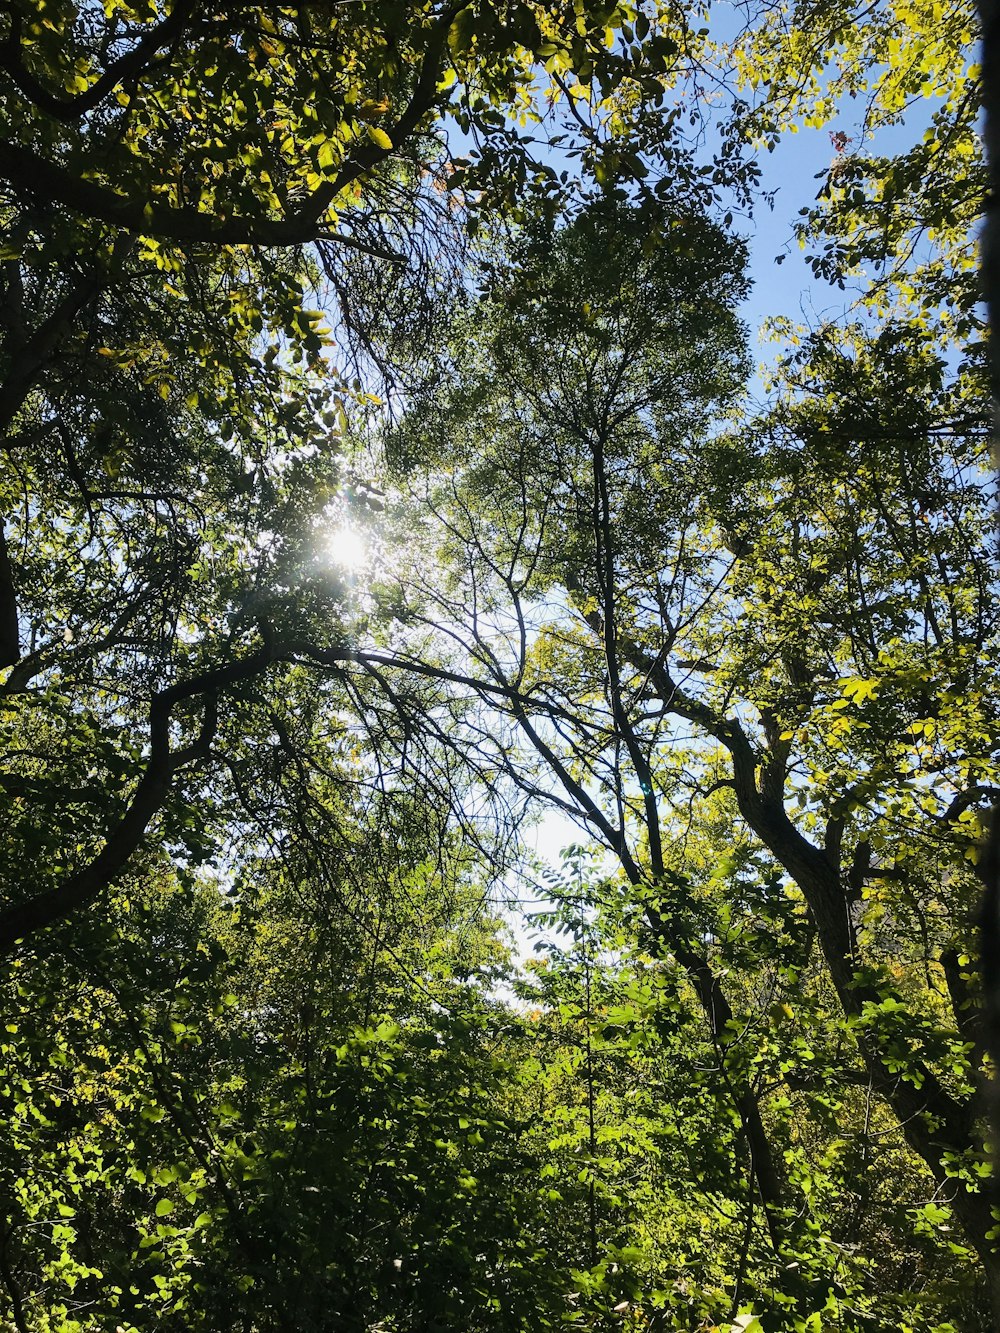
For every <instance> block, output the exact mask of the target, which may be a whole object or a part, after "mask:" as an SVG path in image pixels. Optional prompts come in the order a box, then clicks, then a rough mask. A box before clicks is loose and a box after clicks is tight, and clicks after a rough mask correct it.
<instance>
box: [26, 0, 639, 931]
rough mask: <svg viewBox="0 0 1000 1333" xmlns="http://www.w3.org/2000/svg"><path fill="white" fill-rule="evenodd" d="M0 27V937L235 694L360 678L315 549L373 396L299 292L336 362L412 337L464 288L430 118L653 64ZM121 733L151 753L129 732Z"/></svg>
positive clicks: (110, 857) (376, 10)
mask: <svg viewBox="0 0 1000 1333" xmlns="http://www.w3.org/2000/svg"><path fill="white" fill-rule="evenodd" d="M0 22H2V24H3V39H2V45H3V54H2V60H0V79H2V83H0V89H2V96H3V99H4V102H3V105H4V112H5V125H6V127H7V129H6V131H5V137H4V140H3V144H2V147H0V182H2V190H3V193H2V197H0V210H2V216H3V219H4V222H5V224H6V230H7V240H6V242H5V248H4V250H3V260H2V268H3V275H2V280H0V281H2V289H0V324H2V330H3V334H2V336H3V346H2V349H0V363H2V378H0V429H2V431H3V437H4V447H5V449H6V451H7V456H8V457H9V458H10V459H11V468H10V470H9V471H8V473H7V475H6V490H5V493H4V495H3V505H4V521H3V528H2V531H0V657H2V659H3V666H4V667H6V668H7V669H8V672H7V676H6V680H5V684H4V689H5V692H6V697H7V699H8V701H9V702H10V703H11V705H12V710H11V711H10V712H8V722H9V725H10V726H11V728H12V730H11V736H12V739H11V741H10V745H11V746H12V747H13V749H14V750H15V751H17V752H19V753H22V754H24V755H25V756H26V758H25V762H24V763H20V764H19V763H15V764H14V765H13V767H12V769H11V771H10V773H9V774H8V778H7V790H8V792H9V793H11V795H12V797H14V798H16V799H17V800H18V801H19V802H21V804H20V805H19V806H18V812H19V814H22V815H24V816H25V818H24V820H23V822H18V824H17V827H18V829H19V832H18V834H17V837H16V840H15V842H14V843H13V845H12V849H13V858H12V861H11V862H10V867H9V869H10V877H9V880H8V903H9V905H8V907H7V908H6V910H5V914H4V915H2V916H0V939H2V947H3V949H4V950H6V951H9V950H10V949H11V948H13V947H14V946H15V944H16V942H17V941H18V940H20V939H23V938H26V937H27V936H29V935H31V934H32V933H34V932H35V931H37V930H40V929H42V928H44V927H46V926H47V925H49V924H51V923H52V922H54V921H58V920H60V919H62V918H64V917H65V916H66V915H67V914H69V913H71V912H77V911H79V910H80V909H81V908H83V907H86V906H88V905H89V904H91V903H92V902H93V901H94V899H95V897H96V896H97V895H98V894H100V893H101V892H102V891H103V890H104V889H105V888H106V887H107V886H108V885H109V884H110V883H111V882H112V881H113V880H114V879H115V877H116V876H117V875H118V874H120V873H121V872H122V871H123V870H124V868H125V866H126V865H127V864H128V862H129V859H130V858H131V856H132V855H133V854H134V853H135V851H136V850H137V848H138V847H139V846H140V844H141V842H142V840H143V838H144V837H145V836H146V833H147V830H148V829H149V828H150V826H151V823H152V822H153V821H155V820H156V819H157V818H158V817H159V816H160V815H161V814H162V813H163V812H164V811H165V809H166V806H167V804H168V802H169V801H170V799H171V793H172V792H173V791H174V790H175V788H176V786H177V783H178V781H179V780H181V779H182V778H184V777H186V776H188V775H192V774H196V773H197V771H198V770H204V769H206V768H211V767H213V766H214V765H216V764H217V763H218V760H219V756H218V754H217V753H216V751H215V749H214V748H213V747H215V746H216V741H217V737H218V734H219V726H220V720H219V717H220V709H221V711H222V712H223V713H224V712H225V708H226V702H225V701H226V699H227V698H231V697H232V696H233V695H234V693H235V694H236V695H238V694H239V691H240V690H245V689H249V688H251V683H252V682H259V681H261V680H264V679H267V678H268V673H271V674H272V675H273V673H274V669H275V664H276V662H278V661H280V662H282V663H284V664H288V663H292V662H295V661H297V660H300V659H301V657H302V656H303V654H302V653H301V652H300V648H301V646H302V644H303V643H307V644H309V645H310V646H311V648H314V649H315V650H316V651H314V652H312V653H311V655H310V654H309V653H307V654H306V656H307V657H309V658H310V660H311V661H313V662H314V663H315V664H317V665H318V664H319V663H320V658H321V657H322V658H323V665H325V667H326V668H327V669H332V670H334V671H335V672H342V670H343V668H344V667H345V665H346V664H348V663H351V662H352V661H353V660H354V658H353V654H354V648H353V646H352V644H351V643H350V642H349V641H346V639H347V638H348V637H349V636H347V635H346V634H343V633H342V634H341V635H340V636H339V637H338V635H336V634H331V633H330V626H331V625H332V624H336V623H337V621H338V617H339V616H340V613H341V610H342V600H343V591H344V590H343V587H342V586H339V585H338V583H337V580H336V579H335V578H332V577H329V576H323V575H322V573H320V572H318V571H317V570H316V569H315V567H314V566H315V560H314V552H313V553H311V552H309V550H308V545H309V541H310V540H313V541H315V534H316V531H317V530H318V528H319V526H320V525H321V523H322V521H323V518H324V515H325V514H326V513H327V512H328V507H329V504H330V502H331V501H332V499H333V498H334V497H335V495H336V493H337V490H338V487H339V486H341V485H342V483H343V477H342V474H341V470H340V466H339V464H338V461H337V452H338V435H339V424H338V423H339V419H340V413H341V412H342V409H343V406H344V403H345V401H346V400H347V399H348V398H349V397H350V396H351V394H355V395H361V397H362V398H364V395H365V390H364V389H363V388H362V387H361V386H360V385H359V387H358V388H357V389H353V390H352V389H348V387H347V385H346V384H345V383H344V380H343V378H342V375H341V373H340V372H338V371H337V370H336V369H335V368H334V367H333V366H332V364H331V362H330V360H329V356H330V352H329V347H330V340H329V335H328V333H327V332H326V330H325V327H324V318H323V316H322V315H321V314H320V312H319V311H317V310H310V309H309V308H307V307H306V306H305V304H304V293H305V290H306V289H307V288H309V287H312V288H314V289H316V288H318V287H319V285H320V284H321V283H323V282H325V283H327V284H328V285H329V287H330V291H329V292H328V302H329V303H333V304H334V305H335V306H336V311H335V317H336V318H338V319H339V321H340V324H341V326H342V332H343V335H344V341H345V342H346V343H347V344H348V346H347V348H346V350H345V365H344V366H343V367H342V369H344V370H346V363H347V360H348V358H349V356H351V355H355V356H357V357H358V358H364V356H365V355H366V349H368V351H370V350H371V348H372V346H373V343H372V340H371V339H370V338H369V336H368V334H367V332H366V330H367V329H368V327H369V325H373V324H378V322H379V321H382V327H384V324H385V321H386V320H388V321H389V322H390V323H391V322H393V315H394V313H395V312H397V311H405V313H406V318H405V320H403V321H401V322H402V323H403V324H404V325H405V327H406V329H407V330H408V331H409V333H410V334H411V335H412V334H413V332H414V330H416V333H417V334H418V335H419V332H420V324H421V321H422V320H423V319H424V318H425V316H426V317H427V318H430V316H429V314H428V312H430V311H432V310H433V308H434V302H433V300H432V299H431V297H432V296H433V295H435V294H436V293H440V292H441V291H442V290H443V292H444V298H445V299H446V297H447V284H448V283H449V282H451V283H460V282H461V274H460V272H454V271H453V270H452V271H450V270H449V267H448V262H447V260H448V251H449V247H457V246H459V244H460V242H459V236H460V229H459V227H458V221H459V220H460V219H459V217H458V214H457V212H456V210H453V209H452V207H451V205H450V204H449V201H448V198H447V191H446V186H447V184H448V183H449V182H448V181H447V180H446V179H445V177H446V173H447V172H448V171H450V170H452V167H451V165H450V164H449V163H448V160H447V157H446V155H445V154H443V153H442V151H441V148H440V146H439V145H438V144H437V143H436V141H435V140H434V137H433V136H434V133H435V130H436V128H437V127H439V126H440V122H441V117H442V116H443V115H445V114H446V113H450V114H454V115H455V116H457V117H458V119H459V121H460V123H461V126H462V128H463V129H464V130H465V131H466V132H467V133H477V132H480V131H481V132H482V133H484V134H485V135H486V136H487V138H488V139H489V140H490V142H494V141H497V140H499V139H502V138H503V137H504V134H507V133H508V131H507V128H506V122H507V120H508V114H507V112H508V109H509V108H510V107H512V106H513V105H514V104H516V103H517V101H518V99H519V98H522V97H527V91H526V90H527V88H528V85H529V84H530V82H531V79H532V77H533V75H532V60H533V58H534V57H535V56H537V55H541V54H543V53H544V54H545V55H546V56H547V57H548V58H550V59H553V60H555V59H558V62H559V68H560V69H561V70H562V71H563V73H564V74H566V75H570V74H572V73H573V71H574V70H575V69H576V67H577V66H581V67H582V66H584V65H587V66H588V67H589V69H590V70H591V72H593V71H597V72H598V73H599V74H601V76H602V77H604V75H608V76H609V77H610V74H609V71H611V70H612V69H614V68H617V69H618V74H619V82H620V81H621V78H624V77H625V75H626V73H627V74H628V77H629V78H633V79H638V78H641V77H644V71H643V67H642V65H641V61H640V59H639V52H638V48H637V47H636V48H635V49H633V50H632V51H631V53H630V55H629V57H628V64H627V69H626V66H625V65H623V64H622V61H623V57H622V56H621V55H620V54H619V53H616V52H615V51H614V49H613V43H610V39H609V37H608V35H607V34H608V31H609V29H608V28H607V27H606V24H608V23H617V24H620V22H621V15H620V14H618V11H617V10H613V11H608V12H605V10H604V9H601V8H600V7H595V8H594V10H593V11H591V10H588V9H584V10H582V11H581V12H580V14H579V15H574V16H573V19H572V22H570V20H569V19H568V17H567V16H566V15H564V14H563V13H562V11H561V10H558V9H554V10H551V11H550V10H548V9H546V8H545V7H542V6H538V7H533V6H528V5H525V4H514V5H511V6H510V7H508V8H499V9H498V8H497V7H496V6H493V5H491V6H486V7H483V8H482V10H481V12H480V10H478V9H476V7H474V6H468V5H461V4H458V5H450V6H449V5H442V6H430V7H426V6H422V5H416V6H407V5H391V6H388V7H386V6H385V5H378V6H371V5H362V6H358V5H351V6H349V7H348V8H347V9H343V8H342V7H338V6H326V5H322V4H321V5H303V6H287V7H284V8H281V9H279V10H278V11H273V10H271V9H266V8H256V9H254V8H251V9H247V8H246V7H245V6H242V5H240V6H236V7H232V6H229V7H226V6H223V7H222V8H221V9H216V10H213V11H212V14H211V15H209V14H207V13H204V12H202V10H201V9H200V8H199V7H198V6H195V5H192V4H188V3H178V4H176V5H174V6H172V7H170V8H169V9H167V8H161V7H158V6H146V7H130V6H122V5H115V6H113V7H112V8H111V9H110V10H108V11H106V12H101V11H100V10H95V9H93V8H92V7H84V8H83V9H78V8H77V7H75V6H73V5H70V4H52V5H49V6H47V7H46V9H45V11H44V13H42V12H39V11H37V10H36V8H35V7H33V6H25V5H21V4H16V5H13V6H9V7H7V10H6V11H5V14H4V15H3V17H2V20H0ZM609 43H610V44H609ZM660 65H661V66H662V59H661V60H660ZM619 67H620V68H619ZM587 77H590V75H589V74H588V76H587ZM508 138H509V135H508ZM518 142H519V141H518V140H517V136H516V135H515V136H514V139H513V146H512V147H511V148H510V152H511V153H513V154H514V155H515V156H516V153H517V151H518V150H517V144H518ZM511 160H513V158H512V159H511ZM519 170H520V177H521V180H522V181H524V180H526V179H527V178H528V176H529V175H530V171H529V164H528V162H527V160H520V167H519ZM464 171H465V174H464V175H463V177H462V180H463V182H464V186H463V188H464V189H465V190H466V191H468V192H469V193H470V194H471V193H472V192H473V191H474V188H475V182H476V180H477V177H476V175H475V171H474V168H473V164H472V163H469V164H467V165H466V168H465V169H464ZM452 174H455V173H454V172H453V173H452ZM542 177H543V183H546V184H548V183H551V181H553V180H555V173H554V171H553V170H552V169H551V168H549V169H547V171H545V172H543V173H542ZM507 190H508V187H507V186H506V185H505V186H504V190H503V191H502V192H501V193H506V192H507ZM487 205H488V201H485V200H480V201H479V205H478V206H479V208H480V211H482V210H483V209H485V208H486V207H487ZM306 243H311V244H313V245H314V246H315V247H316V249H315V251H313V252H311V253H310V254H309V255H306V254H305V253H304V251H303V249H302V247H303V246H304V245H305V244H306ZM373 265H381V268H382V269H383V270H385V269H387V268H388V269H389V270H398V279H399V280H398V281H396V282H395V283H394V284H393V283H387V282H386V279H385V274H384V272H382V273H378V272H377V270H373V267H372V266H373ZM373 272H374V273H375V275H376V276H375V277H374V278H373ZM407 282H410V283H412V284H413V285H412V286H411V287H408V286H407ZM393 291H395V293H396V295H392V296H391V297H390V299H388V300H387V299H386V293H387V292H389V293H393ZM413 291H417V292H418V294H419V293H421V292H422V293H424V295H425V297H426V299H424V298H423V297H420V296H419V295H418V298H417V300H416V306H417V309H416V311H414V309H413V306H414V299H413V297H412V295H411V293H412V292H413ZM407 346H408V348H409V350H410V351H411V352H412V350H413V346H414V342H413V336H410V337H409V342H408V344H407ZM296 560H298V561H299V564H298V567H296ZM306 584H308V585H309V588H308V592H307V593H306V592H305V585H306ZM33 590H34V591H33ZM110 608H114V614H113V615H110V614H109V609H110ZM319 625H322V626H323V627H324V629H323V632H322V633H321V634H318V635H317V634H314V633H313V631H314V630H315V629H316V628H317V626H319ZM369 666H370V667H371V670H369V668H364V670H366V671H368V680H369V683H370V684H375V683H376V674H375V673H377V664H375V663H371V664H369ZM397 697H398V696H397ZM47 709H48V713H46V710H47ZM28 712H30V714H31V717H32V719H33V720H32V722H31V723H26V722H25V717H26V716H27V713H28ZM223 721H224V719H223ZM26 725H27V726H28V729H29V731H30V730H32V729H33V728H34V729H36V731H35V739H38V740H39V745H38V747H37V749H35V751H34V752H33V754H32V755H31V756H30V757H27V751H28V750H30V749H31V746H30V744H28V745H27V748H26V746H25V741H24V740H23V735H24V728H25V726H26ZM139 730H145V731H146V732H147V733H148V753H143V751H142V747H139V748H138V749H136V748H134V747H131V748H130V746H129V745H128V744H125V743H123V742H124V740H125V738H126V737H130V736H131V735H132V734H133V733H135V732H136V731H139ZM69 734H71V735H72V737H73V740H72V743H71V744H69V745H68V746H66V749H65V762H66V765H67V767H66V768H65V770H63V771H60V766H61V764H62V763H63V759H62V758H61V757H58V752H59V751H60V749H61V741H60V738H65V737H66V736H67V735H69ZM42 738H44V739H42ZM44 767H48V768H49V769H50V773H51V777H52V778H54V779H55V781H54V782H51V781H49V780H48V779H46V778H45V777H43V775H42V773H41V770H42V768H44ZM84 774H86V775H89V780H90V781H93V780H94V779H95V778H97V780H99V781H100V783H101V785H102V786H104V787H106V788H107V789H108V790H109V791H111V792H118V793H119V794H120V795H121V800H119V801H118V802H117V803H109V806H108V808H106V809H104V810H102V811H101V812H100V814H99V817H98V818H97V819H95V820H89V821H88V820H87V818H86V817H85V815H86V811H87V799H86V798H85V797H83V798H81V799H82V802H83V803H82V804H81V803H80V802H79V801H78V800H76V796H75V795H74V796H72V797H71V799H70V800H69V801H68V803H65V804H63V805H60V798H61V797H62V796H65V795H67V794H69V793H75V794H76V795H79V793H81V792H82V785H81V778H82V775H84ZM83 781H86V779H83ZM199 785H200V778H198V777H197V776H195V777H194V786H195V787H198V786H199ZM29 794H36V795H38V796H39V797H40V798H41V799H40V800H38V801H36V802H35V803H33V804H29V803H28V802H27V801H26V797H27V796H28V795H29ZM57 812H58V814H57ZM60 822H61V823H62V825H63V827H69V826H70V824H72V825H73V828H74V839H73V842H72V848H73V850H72V851H71V852H67V853H66V854H65V855H63V854H62V853H61V852H60V851H59V846H60V844H59V839H58V837H56V836H54V834H55V831H56V826H57V824H58V823H60ZM88 824H89V827H88ZM202 841H204V840H202ZM25 857H26V858H27V859H28V861H29V862H34V863H36V864H38V865H39V866H40V867H42V870H41V873H40V875H39V878H38V880H37V882H33V883H28V884H25V883H24V882H23V880H22V876H21V873H20V872H21V867H22V866H23V864H24V858H25ZM18 881H22V882H20V883H18Z"/></svg>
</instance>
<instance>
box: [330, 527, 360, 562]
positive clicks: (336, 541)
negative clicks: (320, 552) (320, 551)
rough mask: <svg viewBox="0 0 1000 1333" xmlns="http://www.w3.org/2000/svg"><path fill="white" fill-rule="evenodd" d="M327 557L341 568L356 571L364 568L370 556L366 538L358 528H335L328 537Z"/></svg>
mask: <svg viewBox="0 0 1000 1333" xmlns="http://www.w3.org/2000/svg"><path fill="white" fill-rule="evenodd" d="M325 544H326V554H327V559H329V560H330V561H331V563H332V564H335V565H339V566H340V568H341V569H346V570H348V571H350V572H355V571H357V570H359V569H361V568H363V566H364V564H365V561H366V560H367V558H368V552H367V550H366V548H365V539H364V538H363V537H362V535H361V533H360V532H358V530H357V528H351V527H347V526H343V527H339V528H335V529H334V530H333V532H331V533H330V535H329V536H328V537H327V539H326V543H325Z"/></svg>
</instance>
